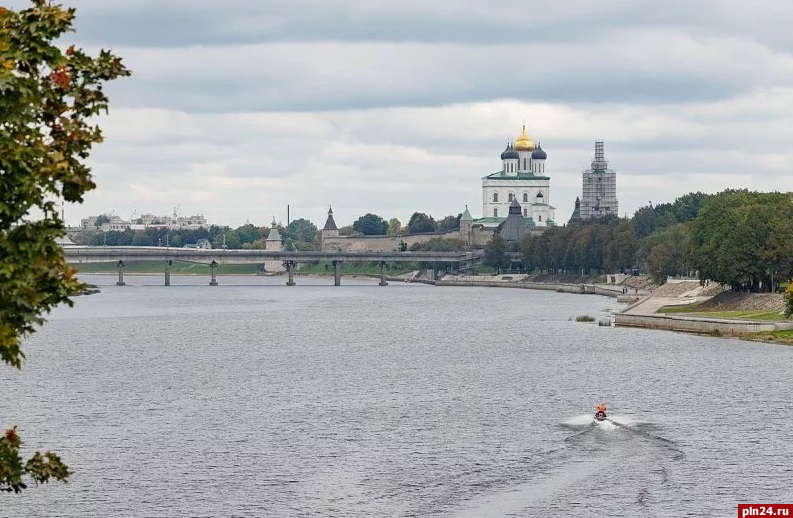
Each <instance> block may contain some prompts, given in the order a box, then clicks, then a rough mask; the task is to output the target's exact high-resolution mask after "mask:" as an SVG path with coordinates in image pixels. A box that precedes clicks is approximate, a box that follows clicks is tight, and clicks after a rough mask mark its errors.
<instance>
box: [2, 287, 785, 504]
mask: <svg viewBox="0 0 793 518" xmlns="http://www.w3.org/2000/svg"><path fill="white" fill-rule="evenodd" d="M125 280H126V281H127V283H128V286H125V287H116V286H113V285H112V284H113V283H115V278H114V277H113V276H101V277H100V276H97V277H91V278H90V281H91V282H96V283H97V284H103V285H105V286H104V287H103V291H102V293H101V294H98V295H92V296H88V297H80V298H78V299H77V303H76V305H75V307H74V308H72V309H69V308H59V309H58V310H57V311H55V312H54V313H53V315H52V317H51V319H50V322H49V323H48V324H47V325H46V326H45V327H44V328H43V329H42V330H41V331H40V332H39V333H37V334H35V335H34V336H32V337H31V338H30V339H28V340H27V342H26V351H27V353H28V357H29V360H28V362H27V363H26V364H25V366H24V368H23V370H22V371H21V372H15V371H12V370H11V369H9V368H6V369H2V370H0V387H2V391H3V394H4V395H6V397H4V398H2V399H0V416H2V424H3V425H5V426H9V425H13V424H18V425H19V427H20V430H21V432H22V434H23V437H24V438H25V439H26V442H27V447H28V449H29V450H30V451H32V450H33V449H34V448H35V449H42V448H52V449H55V450H57V451H58V452H59V453H61V454H62V456H63V458H64V459H65V460H66V461H67V462H68V463H69V464H70V466H71V467H72V468H73V470H74V472H75V474H74V476H73V478H72V479H71V481H70V482H69V484H67V485H61V484H54V485H49V486H45V487H43V488H32V489H31V490H30V491H28V492H27V493H25V494H23V495H20V496H12V495H7V496H3V497H2V500H3V501H2V506H0V516H42V515H43V516H65V517H85V516H97V517H106V516H158V517H159V516H163V517H182V516H213V517H214V516H294V515H300V516H427V515H437V516H542V515H549V516H552V515H558V516H573V517H577V516H581V517H584V516H658V517H679V516H683V515H685V514H683V512H687V513H688V514H689V515H691V516H713V517H721V516H728V515H733V514H734V513H735V510H736V509H737V504H738V503H740V502H755V503H756V502H783V503H784V502H790V501H791V500H792V497H793V495H792V494H791V492H790V490H789V489H788V485H789V480H790V473H791V472H790V470H791V468H790V466H791V460H793V454H791V453H790V451H791V449H790V448H789V444H790V441H791V439H793V432H791V427H790V426H789V416H790V412H791V406H792V404H791V398H790V394H791V384H790V383H791V382H790V380H791V374H793V372H792V371H793V367H791V365H793V362H792V361H791V360H793V358H791V354H793V349H790V348H785V347H779V346H771V345H761V344H753V343H744V342H740V341H734V340H719V339H712V338H704V337H695V336H689V335H679V334H672V333H664V332H652V331H643V330H633V329H621V328H604V327H599V326H597V325H594V324H583V323H577V322H575V321H574V318H575V317H576V316H578V315H581V314H589V315H592V316H597V315H598V314H600V313H601V312H603V311H607V310H609V309H610V308H613V307H615V302H614V301H613V300H612V299H606V298H601V297H595V296H576V295H566V294H557V293H552V292H550V293H549V292H543V291H529V290H499V289H480V288H434V287H429V286H423V285H405V284H403V283H391V285H390V286H388V287H385V288H383V287H379V286H377V285H376V281H374V280H365V279H358V280H351V279H346V278H345V279H343V281H342V283H343V286H342V287H338V288H337V287H334V286H332V283H333V280H332V279H322V278H313V279H306V278H300V277H298V279H297V281H298V286H296V287H286V286H284V285H283V283H284V282H285V279H283V278H267V279H263V278H260V277H233V278H229V277H221V278H219V280H220V283H221V286H218V287H212V288H210V287H208V286H206V283H208V277H207V278H202V277H189V278H187V277H181V278H176V277H174V278H173V284H174V285H172V286H171V287H165V286H161V285H160V284H161V282H162V278H161V277H155V276H152V277H137V276H135V277H133V276H127V278H126V279H125ZM601 400H603V401H606V403H607V404H608V405H609V411H610V417H611V418H612V419H613V420H614V421H615V423H616V424H612V423H601V424H598V425H595V424H593V420H592V415H593V414H594V410H595V406H596V405H597V403H599V402H600V401H601ZM618 425H619V426H618ZM42 510H44V512H43V511H42ZM554 513H555V514H554Z"/></svg>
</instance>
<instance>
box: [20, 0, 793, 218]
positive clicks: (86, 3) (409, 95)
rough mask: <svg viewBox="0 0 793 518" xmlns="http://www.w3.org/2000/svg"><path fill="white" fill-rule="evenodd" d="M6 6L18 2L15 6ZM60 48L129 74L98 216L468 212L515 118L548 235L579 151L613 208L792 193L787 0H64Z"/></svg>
mask: <svg viewBox="0 0 793 518" xmlns="http://www.w3.org/2000/svg"><path fill="white" fill-rule="evenodd" d="M12 4H15V6H17V7H18V6H19V5H24V4H25V2H23V1H22V0H14V2H12ZM67 5H73V6H75V7H76V8H77V22H76V27H77V33H75V34H73V35H70V36H69V38H68V40H69V41H70V42H71V41H74V42H76V43H78V44H79V45H82V46H83V47H85V48H87V49H89V50H92V51H98V50H99V49H100V48H110V49H112V50H114V51H115V52H116V53H117V54H119V55H120V56H122V57H123V58H124V59H125V61H126V63H127V65H128V66H129V67H130V68H131V69H132V70H133V74H134V75H133V76H132V77H131V78H126V79H120V80H118V81H117V82H116V83H114V84H113V85H112V86H110V87H109V89H108V91H109V94H110V96H111V113H110V116H109V117H107V118H106V119H105V120H103V122H102V126H103V129H104V130H105V135H106V142H105V143H104V144H102V145H101V146H100V147H99V148H97V149H96V151H95V153H94V154H93V156H92V160H91V161H92V165H93V168H94V173H95V177H96V180H97V183H98V185H99V188H98V189H97V190H96V191H95V192H92V193H91V194H90V195H89V196H88V198H87V200H86V203H85V204H83V205H82V206H74V207H69V208H67V220H68V222H69V223H70V224H76V223H78V222H79V219H80V218H81V217H86V216H88V215H89V214H91V215H95V214H98V213H101V212H109V211H111V210H112V211H115V213H116V214H119V215H121V216H124V217H129V216H130V215H131V214H132V213H133V211H137V212H138V213H144V212H152V213H156V214H160V213H170V212H172V211H173V208H174V207H175V206H178V207H179V211H180V212H181V213H183V214H185V215H189V214H204V215H205V216H206V217H207V218H208V219H209V220H210V221H211V222H216V223H221V224H228V225H231V226H238V225H241V224H243V223H245V222H246V221H248V220H249V221H250V222H252V223H255V224H259V225H265V224H268V223H269V222H270V221H271V220H272V218H273V217H276V218H277V219H278V220H282V221H285V220H286V206H287V204H290V205H291V216H292V218H293V219H295V218H298V217H305V218H308V219H310V220H312V221H313V222H314V223H316V224H317V225H318V226H321V225H322V224H323V223H324V219H325V213H326V212H327V208H328V205H329V204H332V205H333V210H334V212H335V214H336V219H337V222H338V223H339V224H340V225H344V224H350V223H351V222H352V221H353V220H354V219H355V218H357V217H358V216H360V215H362V214H365V213H367V212H374V213H377V214H379V215H381V216H383V217H384V218H386V219H388V218H391V217H397V218H399V219H400V220H402V221H403V222H405V221H406V220H407V218H409V216H410V214H411V213H412V212H414V211H421V212H426V213H428V214H431V215H433V216H435V217H443V216H445V215H448V214H458V213H459V212H461V211H462V210H463V208H464V206H465V205H466V204H467V205H468V206H469V207H470V209H471V212H472V213H473V215H474V217H481V216H482V214H481V212H482V207H481V196H482V194H481V177H482V176H484V175H486V174H489V173H492V172H494V171H496V170H497V169H499V168H500V165H501V164H500V159H499V154H500V153H501V151H502V150H503V149H504V145H505V143H506V141H507V140H508V139H514V138H515V137H516V136H517V135H518V133H519V132H520V127H521V125H522V123H523V121H524V120H525V123H526V127H527V130H528V132H529V134H530V135H531V137H532V138H533V139H534V140H535V141H540V142H541V143H542V146H543V149H545V150H546V151H547V153H548V160H547V164H546V168H547V173H548V175H549V176H550V177H551V192H550V196H551V204H552V205H554V206H556V207H557V221H559V222H560V223H561V222H566V221H567V220H568V219H569V217H570V214H571V212H572V210H573V203H574V201H575V198H576V196H577V195H579V194H580V191H581V172H582V170H583V169H584V168H585V167H587V166H588V163H589V161H590V159H591V157H592V154H593V148H594V141H595V140H596V139H603V140H604V141H605V143H606V157H607V159H608V160H609V161H610V163H611V166H612V167H613V168H615V169H616V170H617V173H618V174H617V189H618V197H619V202H620V213H621V214H626V213H627V214H628V215H632V214H633V212H634V211H635V210H636V209H637V208H639V207H641V206H643V205H646V204H647V203H648V202H652V203H654V204H656V203H661V202H666V201H673V200H674V199H675V198H676V197H677V196H680V195H682V194H685V193H687V192H690V191H697V190H701V191H704V192H717V191H719V190H722V189H725V188H728V187H732V188H742V187H749V188H752V189H757V190H783V189H784V190H789V189H791V188H792V187H793V186H792V185H791V183H792V182H791V179H793V176H792V175H791V171H790V168H791V164H792V163H793V146H791V141H790V136H791V135H793V59H792V58H791V53H792V52H793V31H791V29H790V27H791V26H793V2H790V1H788V0H752V1H751V2H746V1H744V0H742V1H738V0H697V1H690V0H667V1H665V2H646V1H643V0H610V1H607V2H593V1H592V0H586V1H584V0H554V1H544V0H543V1H538V0H534V1H532V2H526V1H518V0H501V1H500V2H492V1H484V0H453V1H433V0H401V1H399V2H394V1H388V2H385V1H381V0H339V1H332V0H260V1H251V0H223V1H211V2H210V1H209V0H128V1H125V2H120V1H108V0H72V1H71V2H67Z"/></svg>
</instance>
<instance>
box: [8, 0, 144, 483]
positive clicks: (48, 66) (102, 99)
mask: <svg viewBox="0 0 793 518" xmlns="http://www.w3.org/2000/svg"><path fill="white" fill-rule="evenodd" d="M31 3H32V6H31V7H29V8H27V9H22V10H19V11H14V10H10V9H7V8H5V7H0V92H2V95H0V122H2V123H1V124H0V171H2V174H0V193H2V203H1V204H0V257H2V258H3V261H2V264H0V358H2V360H3V361H4V362H6V363H8V364H9V365H11V366H14V367H16V368H21V365H22V361H23V359H24V358H25V355H24V353H23V352H22V350H21V340H22V338H23V337H24V336H26V335H29V334H31V333H33V332H34V331H35V329H36V327H38V326H41V325H42V324H43V323H44V318H43V317H42V315H43V314H45V313H47V312H49V311H50V310H51V309H52V308H54V307H55V306H57V305H58V304H61V303H67V304H69V305H71V304H72V301H71V299H70V297H71V296H73V295H76V294H78V293H80V292H81V291H82V290H84V289H85V285H84V284H82V283H80V282H79V281H78V280H77V278H76V275H75V274H76V272H75V270H74V269H73V268H70V267H69V266H68V265H67V264H66V261H65V259H64V256H63V250H62V249H61V247H60V246H58V245H57V244H56V242H55V239H56V238H58V237H62V236H64V235H66V230H65V227H64V222H63V221H62V220H61V219H60V216H59V214H58V207H57V205H56V200H59V199H63V200H65V201H67V202H70V203H74V202H82V201H83V195H84V194H85V193H86V192H87V191H90V190H91V189H93V188H95V187H96V185H95V184H94V182H93V181H92V180H91V171H90V169H89V168H88V166H87V165H86V163H85V160H86V158H87V157H88V156H89V154H90V150H91V148H92V146H93V145H94V144H96V143H98V142H101V141H102V133H101V131H100V130H99V128H98V126H96V125H95V124H94V121H95V120H96V118H97V116H99V115H100V114H101V113H102V112H105V111H107V108H108V99H107V97H106V96H105V93H104V91H103V89H102V83H104V82H106V81H109V80H112V79H115V78H117V77H121V76H126V75H129V71H128V70H127V69H126V68H125V67H124V66H123V65H122V63H121V60H120V59H119V58H117V57H116V56H114V55H113V54H111V53H110V52H107V51H104V50H103V51H101V52H100V53H99V56H98V57H95V58H94V57H91V56H89V55H88V54H86V53H85V52H83V51H82V50H81V49H78V48H75V47H74V46H73V45H72V46H69V47H68V48H66V49H65V50H61V48H59V47H58V46H56V44H55V43H56V41H57V42H58V43H59V44H60V43H62V41H61V37H62V36H63V35H64V34H65V33H67V32H69V31H71V30H72V24H73V21H74V13H75V10H74V9H64V8H63V7H62V6H60V5H57V4H52V3H50V2H46V1H45V0H32V2H31ZM31 213H34V214H36V215H37V216H36V217H35V218H31V217H30V216H29V215H30V214H31ZM21 444H22V441H21V439H20V437H19V435H18V434H17V432H16V428H11V429H9V430H7V431H6V432H5V434H4V435H2V437H1V438H0V490H4V491H15V492H19V491H21V490H23V489H25V488H26V487H27V485H26V483H25V477H26V476H29V477H30V478H32V479H33V480H34V481H35V482H37V483H43V482H47V481H49V480H50V479H54V480H60V481H65V480H66V479H67V478H68V476H69V474H70V473H69V469H68V467H67V466H66V465H65V464H63V462H61V460H60V458H59V457H58V456H57V455H56V454H54V453H52V452H46V453H44V454H41V453H36V454H35V455H34V456H33V457H32V458H30V459H29V460H27V461H23V459H22V457H21V456H20V453H19V447H20V445H21Z"/></svg>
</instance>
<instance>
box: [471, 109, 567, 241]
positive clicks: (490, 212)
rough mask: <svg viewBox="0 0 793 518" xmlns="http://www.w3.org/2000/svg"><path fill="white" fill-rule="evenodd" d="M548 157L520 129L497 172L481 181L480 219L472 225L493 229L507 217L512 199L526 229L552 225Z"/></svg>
mask: <svg viewBox="0 0 793 518" xmlns="http://www.w3.org/2000/svg"><path fill="white" fill-rule="evenodd" d="M547 158H548V155H547V154H546V153H545V151H544V150H543V149H542V147H541V146H540V144H539V143H538V144H537V145H536V146H535V145H534V142H533V141H532V140H531V138H529V136H528V135H527V134H526V126H525V125H524V126H523V131H521V133H520V136H518V138H517V140H515V142H514V143H512V142H509V143H508V144H507V148H506V149H505V150H504V152H503V153H501V170H500V171H496V172H495V173H493V174H490V175H488V176H485V177H484V178H482V218H481V219H477V220H476V221H475V223H476V224H477V225H482V226H483V227H484V228H495V227H498V226H499V225H500V224H501V223H502V222H504V221H505V220H506V218H507V216H508V215H509V207H510V205H511V204H512V202H513V200H517V202H518V203H519V204H520V207H521V212H522V215H523V218H524V221H525V223H526V227H527V229H532V228H536V227H552V226H554V225H555V223H554V221H555V219H556V208H555V207H553V206H551V179H550V178H549V177H548V176H546V175H545V160H546V159H547Z"/></svg>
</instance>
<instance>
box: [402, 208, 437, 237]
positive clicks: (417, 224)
mask: <svg viewBox="0 0 793 518" xmlns="http://www.w3.org/2000/svg"><path fill="white" fill-rule="evenodd" d="M408 232H410V233H411V234H423V233H426V232H435V220H434V219H432V216H427V215H426V214H424V213H423V212H414V213H413V215H412V216H410V221H408Z"/></svg>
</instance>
